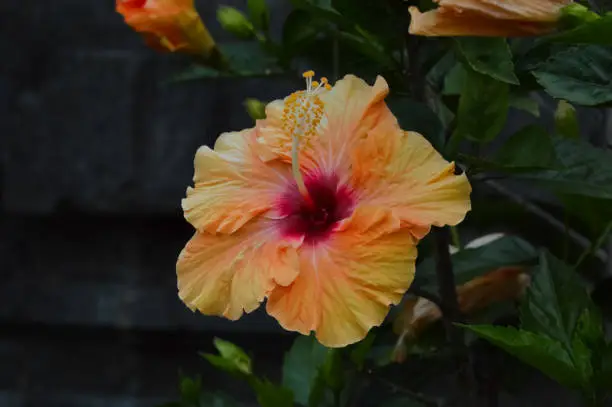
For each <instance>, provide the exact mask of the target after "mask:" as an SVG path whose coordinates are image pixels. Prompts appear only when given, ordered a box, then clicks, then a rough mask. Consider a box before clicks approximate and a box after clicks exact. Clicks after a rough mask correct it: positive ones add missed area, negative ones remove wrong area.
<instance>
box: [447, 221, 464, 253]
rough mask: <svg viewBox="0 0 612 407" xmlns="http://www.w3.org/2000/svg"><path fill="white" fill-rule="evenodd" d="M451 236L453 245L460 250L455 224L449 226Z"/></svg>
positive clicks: (459, 240)
mask: <svg viewBox="0 0 612 407" xmlns="http://www.w3.org/2000/svg"><path fill="white" fill-rule="evenodd" d="M450 232H451V238H452V240H453V246H455V247H456V248H457V250H459V251H461V250H462V249H463V246H462V245H461V237H460V236H459V229H457V227H456V226H451V228H450Z"/></svg>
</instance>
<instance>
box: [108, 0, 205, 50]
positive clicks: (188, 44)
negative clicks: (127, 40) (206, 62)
mask: <svg viewBox="0 0 612 407" xmlns="http://www.w3.org/2000/svg"><path fill="white" fill-rule="evenodd" d="M116 1H117V3H116V5H117V12H119V13H120V14H121V15H122V16H123V17H124V18H125V22H126V23H127V24H128V25H129V26H130V27H132V28H133V29H134V30H135V31H137V32H139V33H141V34H142V35H143V36H144V38H145V40H146V41H147V44H149V46H150V47H152V48H154V49H156V50H158V51H170V52H175V51H180V52H187V53H192V54H199V55H202V56H204V57H208V56H210V55H211V53H212V52H213V51H214V50H215V41H214V39H213V38H212V36H211V35H210V33H209V32H208V30H207V29H206V27H205V26H204V23H203V22H202V19H201V18H200V15H199V14H198V12H197V11H196V9H195V6H194V4H193V0H116Z"/></svg>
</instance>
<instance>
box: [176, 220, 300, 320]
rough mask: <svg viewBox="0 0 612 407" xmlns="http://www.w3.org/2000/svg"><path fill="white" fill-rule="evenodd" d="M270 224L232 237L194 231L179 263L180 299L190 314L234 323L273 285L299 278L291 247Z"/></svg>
mask: <svg viewBox="0 0 612 407" xmlns="http://www.w3.org/2000/svg"><path fill="white" fill-rule="evenodd" d="M274 230H275V229H274V226H273V225H272V224H271V223H269V222H264V221H256V222H254V223H251V224H249V225H248V226H247V227H245V228H243V229H241V230H240V231H238V232H236V233H234V234H232V235H217V236H214V235H211V234H208V233H200V232H196V234H195V235H194V236H193V238H192V239H191V240H190V241H189V242H188V243H187V245H186V246H185V248H184V249H183V251H182V252H181V254H180V255H179V258H178V262H177V277H178V290H179V297H180V298H181V300H182V301H183V302H184V303H185V304H186V305H187V306H188V307H189V308H191V309H192V310H196V309H197V310H199V311H200V312H202V313H203V314H206V315H218V316H224V317H226V318H229V319H232V320H236V319H238V318H240V316H242V314H243V312H247V313H248V312H251V311H253V310H255V309H256V308H257V307H259V304H260V303H261V302H262V301H263V300H264V298H265V297H266V295H267V294H268V293H269V292H270V291H271V290H272V289H273V288H274V287H275V286H276V285H277V284H281V285H289V284H291V282H292V281H293V280H294V279H295V277H296V276H297V273H298V264H299V262H298V256H297V252H296V248H295V247H294V245H293V244H291V243H289V242H286V241H283V240H282V239H280V238H279V237H278V236H277V235H276V234H275V232H274Z"/></svg>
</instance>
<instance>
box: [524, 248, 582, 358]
mask: <svg viewBox="0 0 612 407" xmlns="http://www.w3.org/2000/svg"><path fill="white" fill-rule="evenodd" d="M588 305H589V297H588V295H587V293H586V290H585V289H584V287H583V286H582V283H581V281H580V279H579V278H578V275H577V274H576V272H575V271H574V270H573V269H572V268H571V267H570V266H568V265H567V264H565V263H563V262H562V261H561V260H559V259H557V258H556V257H554V256H553V255H551V254H550V253H548V252H543V253H542V254H541V255H540V265H539V267H538V269H537V270H536V271H535V272H534V275H533V280H532V282H531V284H530V286H529V288H528V289H527V293H526V296H525V299H524V301H523V302H522V304H521V327H522V328H523V329H526V330H528V331H532V332H535V333H540V334H543V335H548V336H550V337H551V338H553V339H555V340H557V341H559V342H560V343H562V344H563V345H564V346H566V347H567V348H570V347H571V346H572V341H573V338H574V333H575V331H576V326H577V324H578V319H579V318H580V315H581V314H582V312H583V310H584V309H585V308H586V307H588Z"/></svg>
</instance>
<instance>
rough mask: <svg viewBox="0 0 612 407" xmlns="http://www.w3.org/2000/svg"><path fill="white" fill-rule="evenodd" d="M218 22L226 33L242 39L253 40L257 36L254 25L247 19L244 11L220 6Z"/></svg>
mask: <svg viewBox="0 0 612 407" xmlns="http://www.w3.org/2000/svg"><path fill="white" fill-rule="evenodd" d="M217 20H218V21H219V23H220V24H221V26H222V27H223V29H225V31H227V32H230V33H232V34H234V35H235V36H237V37H239V38H242V39H246V40H248V39H251V38H253V37H254V36H255V29H254V28H253V24H251V22H250V21H249V20H248V19H247V18H246V16H245V15H244V14H243V13H242V11H240V10H238V9H236V8H234V7H228V6H220V7H219V8H218V9H217Z"/></svg>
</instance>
